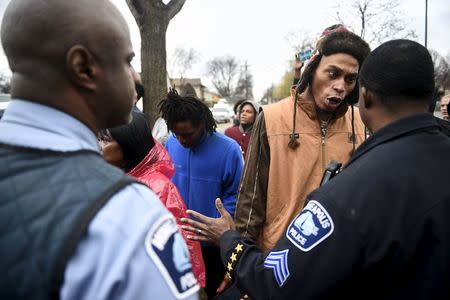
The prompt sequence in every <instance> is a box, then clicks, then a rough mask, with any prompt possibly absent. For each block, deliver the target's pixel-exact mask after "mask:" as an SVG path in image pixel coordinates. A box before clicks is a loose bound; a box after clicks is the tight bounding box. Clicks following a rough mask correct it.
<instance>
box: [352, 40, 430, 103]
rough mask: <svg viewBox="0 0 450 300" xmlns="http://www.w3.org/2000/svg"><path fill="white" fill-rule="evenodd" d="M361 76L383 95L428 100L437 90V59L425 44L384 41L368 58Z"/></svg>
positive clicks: (405, 41) (366, 84) (361, 79)
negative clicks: (435, 89) (435, 67)
mask: <svg viewBox="0 0 450 300" xmlns="http://www.w3.org/2000/svg"><path fill="white" fill-rule="evenodd" d="M359 80H360V84H361V85H362V86H364V87H366V88H367V89H368V90H370V91H372V92H375V93H376V94H378V95H380V96H406V97H414V98H425V99H427V100H428V98H429V97H431V96H432V95H433V92H434V67H433V61H432V59H431V56H430V53H429V52H428V50H427V49H426V48H425V47H424V46H422V45H421V44H419V43H417V42H414V41H410V40H404V39H400V40H392V41H389V42H386V43H384V44H381V45H380V46H379V47H378V48H376V49H375V50H373V51H372V53H371V54H370V55H369V56H368V57H367V58H366V60H365V61H364V64H363V66H362V68H361V71H360V73H359ZM425 99H424V100H425Z"/></svg>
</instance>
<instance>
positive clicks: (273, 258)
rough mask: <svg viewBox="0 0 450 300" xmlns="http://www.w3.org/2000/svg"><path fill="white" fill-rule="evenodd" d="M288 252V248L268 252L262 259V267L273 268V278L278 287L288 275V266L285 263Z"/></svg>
mask: <svg viewBox="0 0 450 300" xmlns="http://www.w3.org/2000/svg"><path fill="white" fill-rule="evenodd" d="M288 253H289V249H286V250H283V251H275V252H270V253H269V255H267V257H266V259H265V260H264V267H266V268H268V269H273V273H274V275H275V279H276V281H277V283H278V285H279V286H280V287H281V286H282V285H283V284H284V283H285V281H286V280H287V279H288V277H289V268H288V263H287V259H288Z"/></svg>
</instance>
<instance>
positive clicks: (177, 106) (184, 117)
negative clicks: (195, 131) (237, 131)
mask: <svg viewBox="0 0 450 300" xmlns="http://www.w3.org/2000/svg"><path fill="white" fill-rule="evenodd" d="M158 108H159V113H160V114H161V117H162V118H163V119H164V120H165V121H166V123H167V128H168V129H169V130H171V131H172V130H173V128H174V126H175V124H176V123H178V122H185V121H191V122H192V125H193V126H194V127H198V126H199V125H200V124H201V123H203V122H204V124H205V129H206V131H207V132H208V133H209V134H212V133H213V132H215V131H216V128H217V125H216V122H215V121H214V118H213V115H212V113H211V111H210V110H209V108H208V106H206V105H205V103H203V102H202V101H201V100H200V99H198V98H197V97H194V96H190V95H186V96H184V97H183V96H180V95H179V94H178V92H177V90H176V89H174V88H171V89H170V90H169V93H168V94H167V97H166V98H165V99H163V100H161V101H160V102H159V104H158Z"/></svg>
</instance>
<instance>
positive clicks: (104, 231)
mask: <svg viewBox="0 0 450 300" xmlns="http://www.w3.org/2000/svg"><path fill="white" fill-rule="evenodd" d="M1 39H2V45H3V48H4V50H5V53H6V56H7V57H8V62H9V65H10V67H11V70H12V73H13V77H12V93H11V94H12V100H11V103H10V105H9V107H8V109H7V111H6V112H5V114H4V116H3V118H2V120H1V122H0V165H1V166H2V167H1V168H0V190H1V191H2V193H1V197H0V220H1V221H0V222H1V226H0V228H1V229H0V249H1V255H0V264H1V265H2V269H3V271H2V275H0V298H1V299H49V298H61V299H197V291H198V289H199V288H198V285H197V283H196V280H195V278H194V276H193V274H192V270H191V264H190V261H189V256H188V252H187V248H186V245H185V243H184V241H183V238H182V237H181V235H180V233H179V231H178V230H177V227H176V223H175V220H174V218H173V216H172V215H170V213H169V212H168V211H167V210H166V209H165V208H164V207H163V205H162V203H161V202H160V201H159V199H158V198H157V197H156V195H155V194H154V193H153V192H152V191H150V190H149V189H148V188H147V187H145V186H143V185H141V184H138V183H136V182H134V181H133V180H132V179H131V178H129V177H126V176H125V175H124V174H123V172H122V171H120V170H119V169H117V168H115V167H112V166H110V165H108V164H107V163H106V162H104V160H103V159H102V158H101V156H100V153H99V147H98V144H97V138H96V135H97V132H98V130H99V129H100V128H110V127H115V126H118V125H122V124H125V123H127V122H129V121H130V112H131V108H132V106H133V98H134V81H133V74H134V70H133V69H132V67H131V65H130V62H131V59H132V57H133V55H134V54H133V51H132V46H131V42H130V34H129V31H128V28H127V25H126V22H125V20H124V18H123V17H122V16H121V14H120V13H119V12H118V10H117V9H116V8H115V7H114V6H113V5H112V4H111V3H110V2H109V1H107V0H96V1H91V0H77V1H66V0H42V1H35V0H12V1H11V2H10V4H9V6H8V7H7V9H6V12H5V15H4V18H3V23H2V26H1Z"/></svg>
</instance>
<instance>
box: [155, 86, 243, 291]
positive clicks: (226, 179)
mask: <svg viewBox="0 0 450 300" xmlns="http://www.w3.org/2000/svg"><path fill="white" fill-rule="evenodd" d="M159 108H160V113H161V116H162V117H163V119H164V120H165V121H166V123H167V127H168V129H169V130H170V131H171V132H172V133H173V135H172V136H171V137H169V139H168V140H167V144H166V148H167V150H168V151H169V154H170V156H171V157H172V159H173V163H174V165H175V176H174V177H173V178H172V181H173V182H174V183H175V185H176V186H177V188H178V190H179V191H180V194H181V196H182V197H183V199H184V201H185V203H186V206H187V208H188V209H192V210H196V211H199V212H201V213H202V214H204V215H206V216H209V217H213V218H217V217H219V216H220V215H219V212H218V211H217V209H216V207H215V199H216V198H220V199H222V201H223V204H224V206H225V208H226V210H227V211H228V212H229V213H230V214H231V215H234V211H235V206H236V194H237V190H238V186H239V180H240V178H241V173H242V168H243V159H242V154H241V150H240V148H239V145H238V144H237V143H236V142H235V141H234V140H232V139H230V138H228V137H226V136H225V135H223V134H221V133H218V132H216V124H215V122H214V118H213V116H212V113H211V111H210V110H209V108H208V107H207V106H206V105H205V104H204V103H203V102H202V101H200V100H199V99H198V98H196V97H193V96H184V97H182V96H180V95H178V93H177V91H176V90H174V89H172V90H171V91H169V93H168V95H167V98H166V99H163V100H162V101H161V102H160V104H159ZM199 234H201V232H199ZM202 254H203V258H204V261H205V267H206V288H205V291H206V293H207V295H208V298H210V299H212V298H213V297H214V296H215V294H216V290H217V288H218V286H219V285H220V283H221V281H222V279H223V277H224V275H225V269H224V267H223V265H222V263H221V261H220V252H219V249H218V248H217V247H215V246H213V245H212V244H206V243H205V244H203V245H202Z"/></svg>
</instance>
